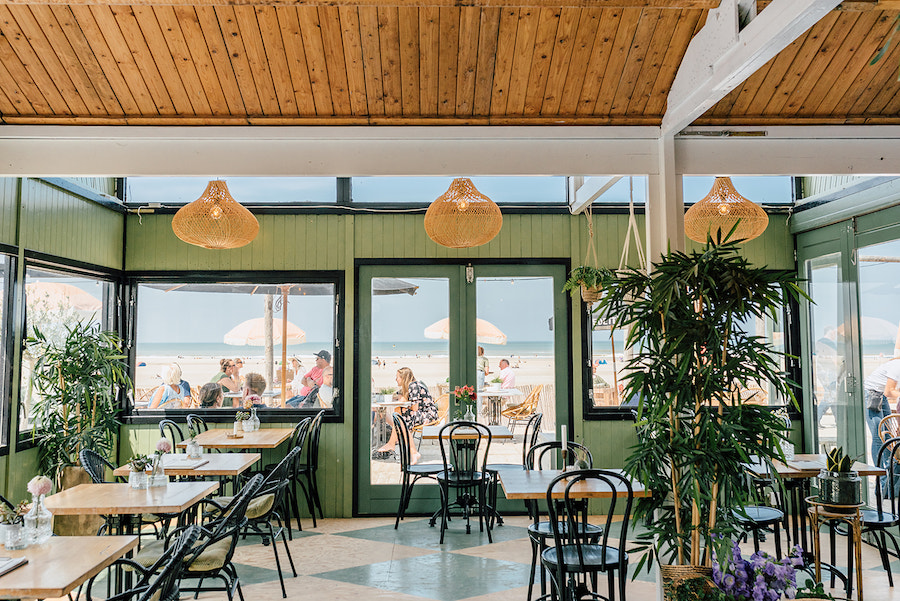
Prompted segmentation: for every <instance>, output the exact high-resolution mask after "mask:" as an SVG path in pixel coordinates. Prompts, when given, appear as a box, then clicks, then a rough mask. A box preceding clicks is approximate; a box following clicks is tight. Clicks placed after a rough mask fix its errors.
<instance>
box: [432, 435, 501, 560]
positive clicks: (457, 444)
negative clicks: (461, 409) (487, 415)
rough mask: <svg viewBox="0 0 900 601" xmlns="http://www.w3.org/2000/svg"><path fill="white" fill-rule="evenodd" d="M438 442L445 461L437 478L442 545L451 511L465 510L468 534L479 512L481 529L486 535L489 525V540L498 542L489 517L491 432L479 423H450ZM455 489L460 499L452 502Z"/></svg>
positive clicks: (463, 513) (439, 436)
mask: <svg viewBox="0 0 900 601" xmlns="http://www.w3.org/2000/svg"><path fill="white" fill-rule="evenodd" d="M438 440H439V442H440V445H441V459H442V460H443V469H442V470H441V472H440V473H439V474H438V475H437V480H438V484H440V488H441V544H443V543H444V532H446V530H447V521H448V520H449V518H450V510H451V508H456V509H459V510H461V511H462V515H463V517H464V518H465V519H466V534H469V533H470V532H472V525H471V523H470V518H471V516H472V513H473V512H477V513H478V528H479V530H480V531H481V532H483V531H484V529H485V525H487V534H488V541H489V542H494V539H493V537H492V536H491V521H490V519H488V518H487V517H486V516H487V512H488V510H489V509H488V508H489V505H488V504H487V493H488V490H487V489H488V485H489V484H490V476H489V475H488V473H487V470H486V469H485V468H486V466H487V458H488V452H489V451H490V448H491V431H490V430H489V429H488V427H487V426H485V425H483V424H479V423H478V422H467V421H458V422H450V423H449V424H447V425H445V426H444V427H442V428H441V430H440V433H439V434H438ZM451 488H452V489H454V490H455V491H456V499H455V500H454V501H453V502H452V503H451V502H450V489H451ZM432 525H434V518H432Z"/></svg>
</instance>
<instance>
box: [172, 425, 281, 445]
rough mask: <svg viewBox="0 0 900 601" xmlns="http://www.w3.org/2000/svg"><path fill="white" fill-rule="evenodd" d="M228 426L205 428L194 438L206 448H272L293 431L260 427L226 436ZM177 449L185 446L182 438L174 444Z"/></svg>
mask: <svg viewBox="0 0 900 601" xmlns="http://www.w3.org/2000/svg"><path fill="white" fill-rule="evenodd" d="M231 432H232V430H231V429H230V428H218V429H215V430H207V431H206V432H201V433H200V434H198V435H197V436H196V437H195V438H194V440H196V441H197V442H198V443H199V444H200V446H201V447H205V448H207V449H274V448H275V447H277V446H278V445H280V444H281V443H283V442H284V441H285V440H287V439H288V438H290V437H291V434H293V433H294V429H293V428H262V429H260V430H254V431H253V432H241V433H240V434H242V435H243V437H242V438H228V437H227V435H228V434H231ZM176 446H177V447H178V448H179V449H184V448H186V447H187V441H186V440H183V441H181V442H179V443H178V445H176Z"/></svg>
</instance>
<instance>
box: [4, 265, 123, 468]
mask: <svg viewBox="0 0 900 601" xmlns="http://www.w3.org/2000/svg"><path fill="white" fill-rule="evenodd" d="M23 263H24V264H23V268H22V282H21V287H20V288H16V294H14V295H11V296H14V297H15V300H14V302H15V303H16V305H17V306H19V307H21V314H20V315H18V320H17V325H18V327H19V329H20V331H21V332H22V339H21V340H22V341H21V344H22V348H23V349H24V348H25V341H26V339H27V338H28V331H27V329H26V328H27V325H28V308H27V299H26V298H25V294H26V290H25V280H26V278H27V273H28V269H29V268H35V269H43V270H46V271H56V272H58V273H62V274H68V275H73V276H80V277H85V278H93V279H96V280H100V281H102V282H107V283H110V284H112V286H113V287H112V294H111V297H112V302H111V305H110V306H107V307H106V308H105V315H104V318H106V319H107V320H108V323H107V326H106V328H104V329H105V330H107V331H114V332H116V333H118V334H120V335H121V333H122V331H121V330H122V323H123V321H122V316H123V314H122V304H123V303H122V298H123V297H122V291H123V285H122V281H123V278H122V272H121V271H119V270H115V269H103V268H100V267H98V266H96V265H89V264H85V263H81V262H79V261H73V260H67V259H63V258H60V257H54V256H50V255H45V254H43V253H37V252H29V251H26V252H25V260H24V262H23ZM16 280H17V281H16V284H17V285H18V284H19V282H18V278H16ZM101 302H102V299H101ZM101 327H102V322H101ZM10 338H12V337H10ZM122 343H123V345H124V344H125V339H124V337H123V338H122ZM12 360H13V359H12V358H10V361H9V363H10V365H11V364H12ZM18 368H19V370H18V377H19V380H20V381H19V383H18V385H19V390H18V397H19V398H18V402H17V403H16V411H15V415H10V416H9V417H10V419H6V420H5V423H6V424H7V425H5V426H4V427H5V428H7V430H8V432H7V433H6V436H7V437H8V438H7V439H8V440H10V441H11V440H12V434H13V432H15V441H16V452H17V453H18V452H20V451H24V450H27V449H31V448H33V447H35V446H37V443H36V441H35V432H36V430H35V429H34V428H31V429H30V430H19V419H20V414H21V410H22V390H21V378H22V354H21V353H20V354H19V357H18ZM12 372H13V370H12V369H10V374H9V380H10V383H11V384H12V375H13V374H12ZM125 396H126V395H125V394H124V393H123V392H122V391H120V393H119V398H120V402H121V401H122V400H123V399H124V398H125ZM10 401H11V399H10ZM9 404H10V403H8V404H7V406H9ZM10 413H12V412H10ZM120 417H121V416H120ZM13 425H15V429H13ZM0 448H2V447H0Z"/></svg>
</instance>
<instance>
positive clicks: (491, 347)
mask: <svg viewBox="0 0 900 601" xmlns="http://www.w3.org/2000/svg"><path fill="white" fill-rule="evenodd" d="M332 346H333V344H332V343H331V342H330V341H327V342H326V341H318V342H304V343H302V344H289V345H288V349H287V352H288V355H298V356H301V357H302V356H304V355H309V356H312V355H314V354H315V353H317V352H319V351H320V350H322V349H325V350H328V351H329V352H330V351H331V349H332ZM481 346H483V347H484V352H485V354H486V355H489V356H492V357H499V356H508V357H512V356H519V357H549V356H552V355H553V343H552V342H549V341H546V342H545V341H525V342H508V343H507V344H503V345H500V344H481ZM449 348H450V347H449V344H448V342H447V341H445V340H418V341H404V342H375V343H373V344H372V357H373V358H374V357H382V358H384V357H414V356H416V355H418V356H432V357H446V356H447V355H448V353H449ZM274 352H275V355H276V356H280V355H281V345H276V346H275V349H274ZM264 355H265V351H264V349H263V347H261V346H249V345H230V344H223V343H221V342H144V343H138V345H137V356H138V357H141V358H153V357H162V358H168V357H263V356H264Z"/></svg>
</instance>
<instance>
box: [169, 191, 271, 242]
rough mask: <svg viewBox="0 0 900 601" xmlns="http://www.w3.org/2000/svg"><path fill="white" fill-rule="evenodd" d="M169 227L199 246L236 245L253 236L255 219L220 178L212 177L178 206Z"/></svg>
mask: <svg viewBox="0 0 900 601" xmlns="http://www.w3.org/2000/svg"><path fill="white" fill-rule="evenodd" d="M172 231H174V232H175V235H176V236H178V237H179V238H181V239H182V240H184V241H185V242H187V243H188V244H194V245H196V246H202V247H203V248H210V249H224V248H239V247H241V246H246V245H247V244H250V243H251V242H252V241H253V239H254V238H256V234H258V233H259V221H257V220H256V217H254V216H253V213H251V212H250V211H248V210H247V209H245V208H244V207H243V206H242V205H241V204H240V203H239V202H238V201H236V200H235V199H234V198H233V197H232V196H231V193H230V192H229V191H228V186H226V185H225V182H224V181H222V180H213V181H211V182H209V185H207V186H206V191H205V192H204V193H203V195H202V196H201V197H200V198H198V199H197V200H195V201H194V202H192V203H190V204H187V205H185V206H183V207H181V208H180V209H178V212H177V213H175V217H173V218H172Z"/></svg>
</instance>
